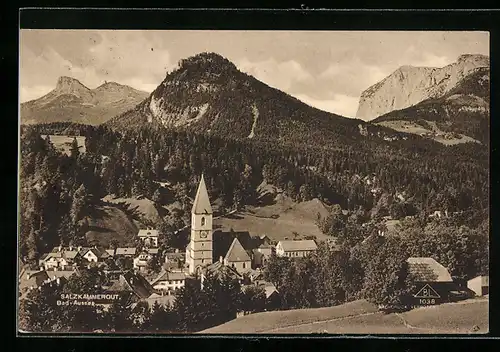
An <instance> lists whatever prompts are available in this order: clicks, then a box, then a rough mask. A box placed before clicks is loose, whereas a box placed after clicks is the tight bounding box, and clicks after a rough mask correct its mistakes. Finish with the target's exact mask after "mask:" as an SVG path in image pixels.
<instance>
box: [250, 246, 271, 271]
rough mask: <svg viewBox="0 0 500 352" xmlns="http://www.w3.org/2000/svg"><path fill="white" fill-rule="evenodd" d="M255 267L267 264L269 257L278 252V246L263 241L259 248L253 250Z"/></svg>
mask: <svg viewBox="0 0 500 352" xmlns="http://www.w3.org/2000/svg"><path fill="white" fill-rule="evenodd" d="M252 252H253V264H254V267H261V266H264V265H266V263H267V261H268V260H269V258H270V257H271V256H272V255H273V254H275V253H276V248H275V247H274V246H273V245H271V244H270V243H266V242H264V243H262V244H261V245H259V246H258V247H257V248H255V249H253V250H252Z"/></svg>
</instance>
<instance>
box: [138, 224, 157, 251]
mask: <svg viewBox="0 0 500 352" xmlns="http://www.w3.org/2000/svg"><path fill="white" fill-rule="evenodd" d="M137 236H139V239H140V240H141V242H142V243H143V244H144V246H145V247H158V230H153V229H149V228H148V229H141V230H139V233H138V235H137Z"/></svg>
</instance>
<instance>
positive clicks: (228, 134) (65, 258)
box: [17, 29, 490, 336]
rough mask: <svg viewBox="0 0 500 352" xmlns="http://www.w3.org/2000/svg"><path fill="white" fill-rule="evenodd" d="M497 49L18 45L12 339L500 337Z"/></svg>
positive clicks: (121, 39)
mask: <svg viewBox="0 0 500 352" xmlns="http://www.w3.org/2000/svg"><path fill="white" fill-rule="evenodd" d="M489 55H490V36H489V32H484V31H298V30H297V31H278V30H273V31H263V30H251V31H245V30H111V29H106V30H83V29H78V30H69V29H21V30H20V32H19V102H20V106H19V117H18V121H19V166H18V203H19V205H18V234H17V251H18V252H17V256H18V258H17V267H18V271H17V276H18V277H17V280H18V281H17V282H18V285H17V291H18V295H17V297H18V302H17V304H18V306H17V330H18V332H20V333H46V334H55V335H57V334H80V333H91V334H120V335H127V334H134V335H137V334H145V335H147V334H164V335H173V334H175V335H179V334H199V335H208V336H211V335H226V334H263V335H266V334H272V335H280V334H329V335H341V334H357V335H376V334H392V335H394V334H486V333H488V332H489V323H488V322H489V233H490V226H489V216H490V214H489V213H490V211H489V206H490V200H489V193H490V186H489V173H490V160H489V159H490V57H489Z"/></svg>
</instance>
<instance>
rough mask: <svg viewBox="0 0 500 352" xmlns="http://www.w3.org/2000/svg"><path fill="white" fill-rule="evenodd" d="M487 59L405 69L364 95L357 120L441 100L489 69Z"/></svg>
mask: <svg viewBox="0 0 500 352" xmlns="http://www.w3.org/2000/svg"><path fill="white" fill-rule="evenodd" d="M489 67H490V60H489V57H488V56H485V55H474V54H464V55H461V56H459V57H458V59H457V61H456V62H454V63H452V64H450V65H447V66H445V67H442V68H434V67H414V66H402V67H400V68H398V69H397V70H396V71H394V72H393V73H392V74H390V75H389V76H387V77H386V78H385V79H383V80H382V81H380V82H379V83H377V84H375V85H373V86H371V87H369V88H368V89H366V90H365V91H364V92H363V93H362V94H361V98H360V101H359V106H358V111H357V114H356V117H358V118H361V119H363V120H371V119H374V118H377V117H379V116H382V115H384V114H387V113H389V112H391V111H394V110H401V109H405V108H408V107H410V106H413V105H416V104H418V103H420V102H422V101H424V100H427V99H437V98H440V97H443V96H444V95H445V94H447V93H448V92H450V91H451V90H452V89H454V88H455V87H456V86H457V84H459V82H460V81H462V80H463V79H464V78H466V77H467V76H468V75H470V74H472V73H474V72H475V70H476V69H478V68H489Z"/></svg>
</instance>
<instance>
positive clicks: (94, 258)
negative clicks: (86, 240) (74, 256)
mask: <svg viewBox="0 0 500 352" xmlns="http://www.w3.org/2000/svg"><path fill="white" fill-rule="evenodd" d="M80 253H83V254H82V257H83V258H85V259H87V261H89V262H91V263H98V262H103V261H104V260H106V259H108V258H109V257H110V255H109V253H108V252H106V251H105V250H102V249H99V248H97V247H93V248H88V249H86V250H83V251H81V252H80Z"/></svg>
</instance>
